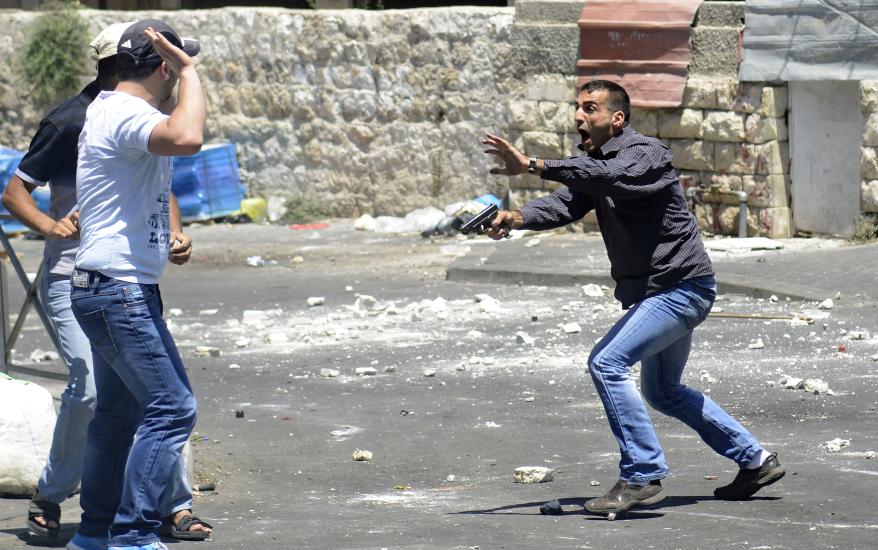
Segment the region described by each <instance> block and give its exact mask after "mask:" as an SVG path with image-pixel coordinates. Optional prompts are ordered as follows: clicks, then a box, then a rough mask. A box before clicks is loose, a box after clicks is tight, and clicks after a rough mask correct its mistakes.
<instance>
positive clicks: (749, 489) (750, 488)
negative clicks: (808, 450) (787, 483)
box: [713, 453, 786, 500]
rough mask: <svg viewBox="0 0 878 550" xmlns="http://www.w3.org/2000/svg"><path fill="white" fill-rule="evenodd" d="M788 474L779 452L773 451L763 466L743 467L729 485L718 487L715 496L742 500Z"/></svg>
mask: <svg viewBox="0 0 878 550" xmlns="http://www.w3.org/2000/svg"><path fill="white" fill-rule="evenodd" d="M784 474H786V470H784V469H783V466H781V465H780V461H779V460H778V459H777V453H771V454H770V455H768V458H766V459H765V462H764V463H763V464H762V466H760V467H758V468H751V469H749V470H746V469H743V468H742V469H741V470H739V471H738V475H736V476H735V479H734V480H733V481H732V482H731V483H729V484H728V485H724V486H722V487H717V488H716V489H714V490H713V496H715V497H716V498H719V499H722V500H741V499H745V498H749V497H751V496H753V495H755V494H756V491H758V490H759V489H762V488H763V487H766V486H768V485H771V484H772V483H774V482H775V481H779V480H780V478H782V477H783V476H784Z"/></svg>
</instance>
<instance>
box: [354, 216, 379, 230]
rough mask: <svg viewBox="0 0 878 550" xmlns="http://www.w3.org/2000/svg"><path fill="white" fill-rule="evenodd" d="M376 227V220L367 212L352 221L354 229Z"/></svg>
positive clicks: (371, 228) (373, 228) (372, 228)
mask: <svg viewBox="0 0 878 550" xmlns="http://www.w3.org/2000/svg"><path fill="white" fill-rule="evenodd" d="M377 228H378V222H377V221H376V220H375V218H373V217H372V216H370V215H369V214H363V215H362V216H360V217H359V218H357V221H355V222H354V229H356V230H357V231H375V230H376V229H377Z"/></svg>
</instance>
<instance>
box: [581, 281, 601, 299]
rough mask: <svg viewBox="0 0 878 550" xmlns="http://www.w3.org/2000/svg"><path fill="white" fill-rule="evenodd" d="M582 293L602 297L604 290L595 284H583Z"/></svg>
mask: <svg viewBox="0 0 878 550" xmlns="http://www.w3.org/2000/svg"><path fill="white" fill-rule="evenodd" d="M582 293H583V294H585V295H586V296H591V297H592V298H600V297H602V296H603V295H604V291H603V290H601V287H600V286H598V285H595V284H587V285H582Z"/></svg>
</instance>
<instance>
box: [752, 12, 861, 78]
mask: <svg viewBox="0 0 878 550" xmlns="http://www.w3.org/2000/svg"><path fill="white" fill-rule="evenodd" d="M744 24H745V28H744V61H743V63H741V68H740V71H739V72H738V79H739V80H741V81H766V82H778V81H797V80H872V79H878V54H876V52H878V0H747V3H746V6H745V13H744Z"/></svg>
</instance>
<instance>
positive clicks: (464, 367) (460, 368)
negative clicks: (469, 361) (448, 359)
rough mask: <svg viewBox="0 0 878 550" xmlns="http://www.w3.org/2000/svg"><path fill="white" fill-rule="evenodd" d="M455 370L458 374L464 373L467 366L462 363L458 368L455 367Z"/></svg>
mask: <svg viewBox="0 0 878 550" xmlns="http://www.w3.org/2000/svg"><path fill="white" fill-rule="evenodd" d="M455 370H457V371H458V372H464V371H465V370H466V365H464V364H463V363H461V364H459V365H457V367H455Z"/></svg>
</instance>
